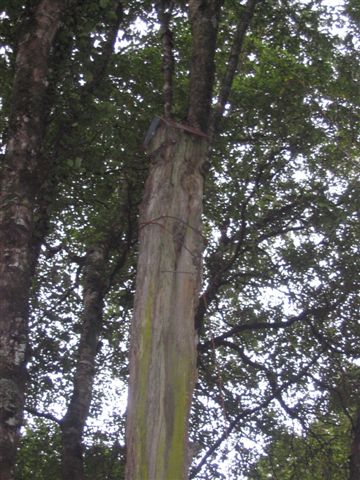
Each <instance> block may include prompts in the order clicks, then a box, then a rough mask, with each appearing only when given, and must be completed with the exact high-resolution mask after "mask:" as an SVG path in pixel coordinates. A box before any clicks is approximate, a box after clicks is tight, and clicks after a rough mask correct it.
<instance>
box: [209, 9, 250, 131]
mask: <svg viewBox="0 0 360 480" xmlns="http://www.w3.org/2000/svg"><path fill="white" fill-rule="evenodd" d="M258 1H259V0H248V2H247V4H246V5H245V10H244V12H243V14H242V15H241V18H240V20H239V23H238V24H237V27H236V32H235V35H234V40H233V44H232V47H231V51H230V56H229V60H228V63H227V70H226V72H225V76H224V78H223V80H222V84H221V86H220V93H219V97H218V101H217V104H216V106H215V108H214V112H213V117H212V124H211V133H212V135H216V133H217V132H218V129H219V123H220V121H221V118H222V116H223V115H224V111H225V106H226V103H227V101H228V99H229V95H230V91H231V86H232V83H233V80H234V77H235V74H236V71H237V70H238V67H239V58H240V54H241V52H242V50H243V48H244V39H245V35H246V32H247V30H248V28H249V25H250V22H251V20H252V18H253V16H254V12H255V7H256V4H257V3H258Z"/></svg>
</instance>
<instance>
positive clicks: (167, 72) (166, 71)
mask: <svg viewBox="0 0 360 480" xmlns="http://www.w3.org/2000/svg"><path fill="white" fill-rule="evenodd" d="M173 7H174V4H173V2H172V1H171V0H170V1H168V0H160V1H159V2H158V3H157V13H158V18H159V22H160V25H161V29H160V33H161V40H162V45H163V60H162V71H163V76H164V86H163V92H164V115H165V118H169V117H171V112H172V106H173V105H172V104H173V73H174V64H175V62H174V54H173V34H172V31H171V30H170V20H171V14H172V10H173Z"/></svg>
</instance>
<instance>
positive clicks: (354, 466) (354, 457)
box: [349, 409, 360, 480]
mask: <svg viewBox="0 0 360 480" xmlns="http://www.w3.org/2000/svg"><path fill="white" fill-rule="evenodd" d="M356 415H357V416H356V419H355V425H354V428H353V440H352V444H351V454H350V458H349V460H350V465H349V467H350V472H349V480H359V478H360V409H359V410H358V411H357V414H356Z"/></svg>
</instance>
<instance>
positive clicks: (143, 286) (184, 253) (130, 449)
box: [126, 122, 208, 480]
mask: <svg viewBox="0 0 360 480" xmlns="http://www.w3.org/2000/svg"><path fill="white" fill-rule="evenodd" d="M178 127H179V126H176V125H175V124H174V125H170V123H168V122H161V123H160V126H159V127H158V130H157V131H156V134H155V137H154V139H153V141H152V142H151V144H150V152H149V153H150V155H152V159H153V163H152V167H151V170H150V174H149V178H148V180H147V183H146V187H145V195H144V199H143V202H142V206H141V213H140V253H139V260H138V272H137V285H136V297H135V311H134V319H133V325H132V345H131V357H130V383H129V402H128V418H127V420H128V423H127V471H126V478H127V479H128V480H147V479H152V480H169V479H172V480H180V479H185V478H187V473H188V445H187V431H188V419H189V411H190V405H191V398H192V393H193V388H194V384H195V380H196V378H195V377H196V339H195V329H194V312H195V309H196V306H197V301H198V294H199V288H200V284H201V263H202V260H201V258H202V249H203V239H202V235H201V211H202V194H203V178H202V175H201V172H200V168H201V165H202V163H203V162H204V160H205V158H206V155H207V149H208V144H207V140H206V139H205V138H204V137H203V136H200V135H195V134H192V133H190V132H186V131H185V130H182V129H181V128H178Z"/></svg>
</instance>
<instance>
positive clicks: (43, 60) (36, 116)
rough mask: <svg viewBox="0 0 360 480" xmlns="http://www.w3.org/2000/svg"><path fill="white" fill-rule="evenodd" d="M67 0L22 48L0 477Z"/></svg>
mask: <svg viewBox="0 0 360 480" xmlns="http://www.w3.org/2000/svg"><path fill="white" fill-rule="evenodd" d="M64 3H65V2H63V1H60V0H42V1H40V2H39V4H38V5H37V7H36V8H35V10H34V13H33V15H32V17H31V18H30V19H29V21H28V24H27V26H26V28H24V33H23V36H22V38H21V39H20V41H19V46H18V50H17V57H16V66H15V70H16V71H15V78H14V84H13V91H12V108H11V114H10V121H9V130H8V135H7V138H8V141H7V146H6V155H5V161H4V166H3V168H2V172H1V179H0V180H1V200H0V298H1V302H0V478H1V479H2V480H7V479H11V478H13V476H14V464H15V455H16V447H17V441H18V434H19V429H20V426H21V423H22V418H23V405H24V388H25V361H26V350H27V335H28V332H27V330H28V308H29V307H28V303H29V290H30V285H31V273H32V270H33V262H32V258H33V255H32V250H33V249H32V236H33V225H34V219H33V209H34V200H35V195H36V191H37V188H38V187H39V169H40V164H41V141H42V138H43V134H44V129H45V116H46V110H47V107H46V89H47V73H48V65H49V57H50V52H51V48H52V45H53V40H54V36H55V34H56V32H57V30H58V28H59V25H60V17H61V14H62V10H63V9H64V8H65V5H64Z"/></svg>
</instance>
